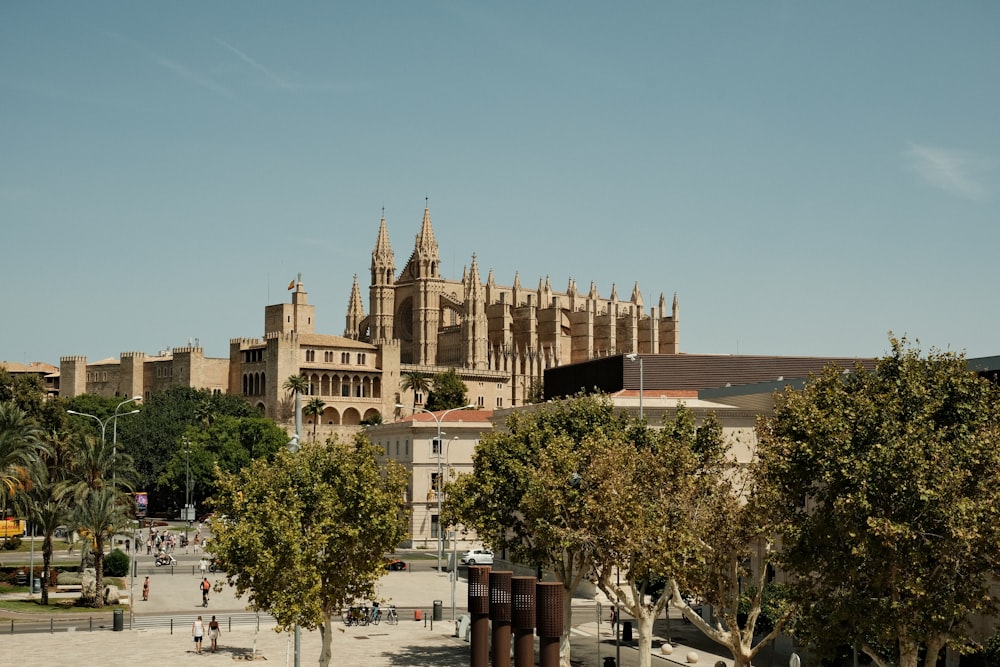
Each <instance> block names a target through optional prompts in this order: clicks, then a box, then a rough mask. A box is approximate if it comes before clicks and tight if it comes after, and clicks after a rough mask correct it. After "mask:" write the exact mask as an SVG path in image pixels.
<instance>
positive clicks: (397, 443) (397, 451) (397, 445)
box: [396, 440, 399, 456]
mask: <svg viewBox="0 0 1000 667" xmlns="http://www.w3.org/2000/svg"><path fill="white" fill-rule="evenodd" d="M396 456H399V440H397V441H396Z"/></svg>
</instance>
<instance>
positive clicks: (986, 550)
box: [759, 338, 1000, 667]
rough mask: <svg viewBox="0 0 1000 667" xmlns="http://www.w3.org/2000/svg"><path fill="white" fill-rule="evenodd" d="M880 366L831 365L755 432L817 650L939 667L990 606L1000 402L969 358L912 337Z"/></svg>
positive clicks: (805, 627) (997, 542)
mask: <svg viewBox="0 0 1000 667" xmlns="http://www.w3.org/2000/svg"><path fill="white" fill-rule="evenodd" d="M890 342H891V346H892V352H891V354H889V355H888V356H887V357H885V358H882V359H879V360H878V362H877V363H876V368H875V370H874V372H867V371H865V370H864V369H863V368H862V367H860V366H858V367H856V368H855V369H853V372H845V371H844V370H843V369H841V368H837V367H832V366H831V367H829V368H827V369H825V370H824V371H823V372H822V374H820V375H819V376H817V377H814V378H811V379H810V381H809V382H808V384H807V385H806V386H805V388H804V389H802V390H801V391H794V390H792V389H786V390H785V392H784V393H783V394H781V395H780V396H779V400H778V402H777V405H776V408H775V414H774V417H773V418H772V419H769V420H766V421H764V422H762V424H761V425H760V427H759V437H760V441H761V442H760V452H761V458H762V460H764V461H765V463H766V464H767V472H768V484H769V487H770V492H772V493H773V494H774V495H775V498H776V500H778V501H780V502H779V503H778V504H775V507H783V508H785V511H784V514H783V516H782V519H783V524H784V531H783V535H782V540H783V551H782V554H781V556H782V557H781V563H782V565H783V566H784V567H785V568H786V569H787V570H788V571H789V572H790V573H791V575H792V577H793V578H792V583H793V584H794V586H793V592H794V594H795V595H796V596H797V597H798V599H799V600H800V601H801V602H802V603H803V606H802V610H801V613H802V618H801V621H800V623H799V624H798V625H797V630H796V631H797V634H798V635H799V636H801V637H802V638H803V639H804V640H805V641H806V642H808V643H809V644H810V645H811V647H813V649H814V650H815V651H817V652H818V653H820V654H824V653H826V654H829V653H830V652H831V649H832V648H833V645H834V644H838V643H839V644H848V643H854V642H856V643H857V645H858V646H859V647H860V648H861V650H862V651H864V652H865V653H866V654H868V655H869V656H870V657H871V658H872V659H873V660H874V661H875V662H876V663H877V664H878V665H880V666H886V665H889V664H895V665H899V667H915V665H916V664H917V661H918V655H919V653H920V652H921V651H923V652H924V656H925V657H924V664H925V665H928V666H932V665H934V664H935V663H936V661H937V658H938V655H939V653H940V650H941V649H942V648H943V647H944V646H945V645H946V644H951V645H953V646H960V645H961V644H963V643H964V642H965V641H966V640H967V638H968V630H969V625H968V620H969V615H970V614H976V613H989V612H991V611H992V610H993V609H994V607H995V604H994V601H993V597H992V596H991V594H990V587H989V581H990V576H991V575H994V574H996V571H997V560H996V554H997V552H998V550H1000V520H998V516H997V515H998V511H1000V510H998V508H1000V448H998V447H997V446H996V443H997V441H998V436H1000V401H998V398H1000V397H998V390H997V388H996V387H995V386H993V385H991V384H990V383H989V382H987V381H986V380H983V379H981V378H979V377H978V376H977V375H976V374H975V373H974V372H971V371H970V370H969V369H968V367H967V364H966V362H965V359H964V357H962V356H961V355H956V354H953V353H949V352H939V351H936V350H932V351H931V352H930V353H929V354H928V355H927V356H926V357H922V356H921V354H920V352H919V350H917V349H914V348H912V347H911V346H910V345H909V343H908V341H907V340H906V339H905V338H904V339H902V340H898V339H895V338H890Z"/></svg>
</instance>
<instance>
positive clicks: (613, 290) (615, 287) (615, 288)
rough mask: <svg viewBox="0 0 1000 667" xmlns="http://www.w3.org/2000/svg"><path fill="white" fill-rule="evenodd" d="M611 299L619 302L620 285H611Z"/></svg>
mask: <svg viewBox="0 0 1000 667" xmlns="http://www.w3.org/2000/svg"><path fill="white" fill-rule="evenodd" d="M610 298H611V300H612V301H617V300H618V285H616V284H615V283H611V297H610Z"/></svg>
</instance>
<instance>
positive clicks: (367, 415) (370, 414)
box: [364, 408, 388, 447]
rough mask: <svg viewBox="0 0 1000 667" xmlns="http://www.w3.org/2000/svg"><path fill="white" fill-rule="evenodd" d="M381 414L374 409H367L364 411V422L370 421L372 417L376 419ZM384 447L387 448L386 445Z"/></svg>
mask: <svg viewBox="0 0 1000 667" xmlns="http://www.w3.org/2000/svg"><path fill="white" fill-rule="evenodd" d="M381 414H382V413H381V412H379V411H378V410H376V409H375V408H368V409H367V410H365V418H364V421H366V422H367V421H370V420H371V418H372V417H378V416H379V415H381ZM386 447H388V445H386Z"/></svg>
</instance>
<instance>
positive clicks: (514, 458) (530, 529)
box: [444, 395, 627, 665]
mask: <svg viewBox="0 0 1000 667" xmlns="http://www.w3.org/2000/svg"><path fill="white" fill-rule="evenodd" d="M625 428H627V421H626V420H624V419H623V418H619V417H616V416H615V415H614V412H613V409H612V405H611V403H610V401H608V400H607V398H605V397H598V396H582V395H581V396H576V397H573V398H571V399H567V400H564V401H558V402H554V403H551V404H545V405H542V406H538V407H537V408H536V409H534V410H531V411H528V412H515V413H512V414H511V415H510V416H509V417H508V418H507V422H506V429H505V430H502V431H499V430H498V431H493V432H491V433H486V434H484V436H483V438H482V440H481V441H480V443H479V445H478V447H477V448H476V454H475V456H474V458H473V472H472V473H471V474H468V475H460V476H459V477H458V479H457V480H456V481H455V482H453V483H451V484H448V486H447V487H446V492H447V495H446V503H445V507H444V522H445V525H447V524H463V525H465V526H467V527H469V528H473V529H475V530H476V532H477V534H478V536H479V537H480V539H482V540H483V541H484V542H485V543H486V544H488V545H490V546H491V547H493V549H495V550H503V551H504V552H505V554H506V557H507V558H509V559H511V560H514V561H517V562H520V563H530V564H533V565H536V566H537V567H538V568H539V569H541V568H543V567H544V568H547V569H549V570H550V571H552V573H553V574H554V575H555V577H556V579H557V580H559V581H560V582H562V585H563V589H564V595H563V637H562V641H561V646H560V653H561V660H562V663H563V664H564V665H568V664H569V659H570V646H569V632H570V630H571V629H572V607H571V605H570V603H571V601H572V593H573V591H574V590H575V589H576V587H577V586H578V585H579V584H580V582H581V581H582V580H583V578H584V576H586V574H587V573H588V572H589V571H590V570H591V568H592V566H593V563H592V559H591V551H590V549H589V547H588V546H587V544H586V541H587V538H588V536H589V533H587V532H586V529H587V526H588V521H589V519H588V516H587V510H588V508H587V505H586V503H585V493H586V488H585V487H584V486H583V485H581V484H579V483H578V482H579V481H580V476H581V473H582V472H583V471H584V470H585V469H586V467H587V466H588V465H589V460H590V457H591V455H592V454H593V451H594V449H595V448H597V447H598V446H603V445H605V444H606V443H607V442H608V441H609V440H610V441H612V442H616V443H617V442H621V441H622V438H620V437H618V434H620V433H621V431H622V430H623V429H625ZM605 434H607V435H605ZM619 509H622V510H623V511H624V508H621V507H619ZM620 516H621V515H619V518H620Z"/></svg>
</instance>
